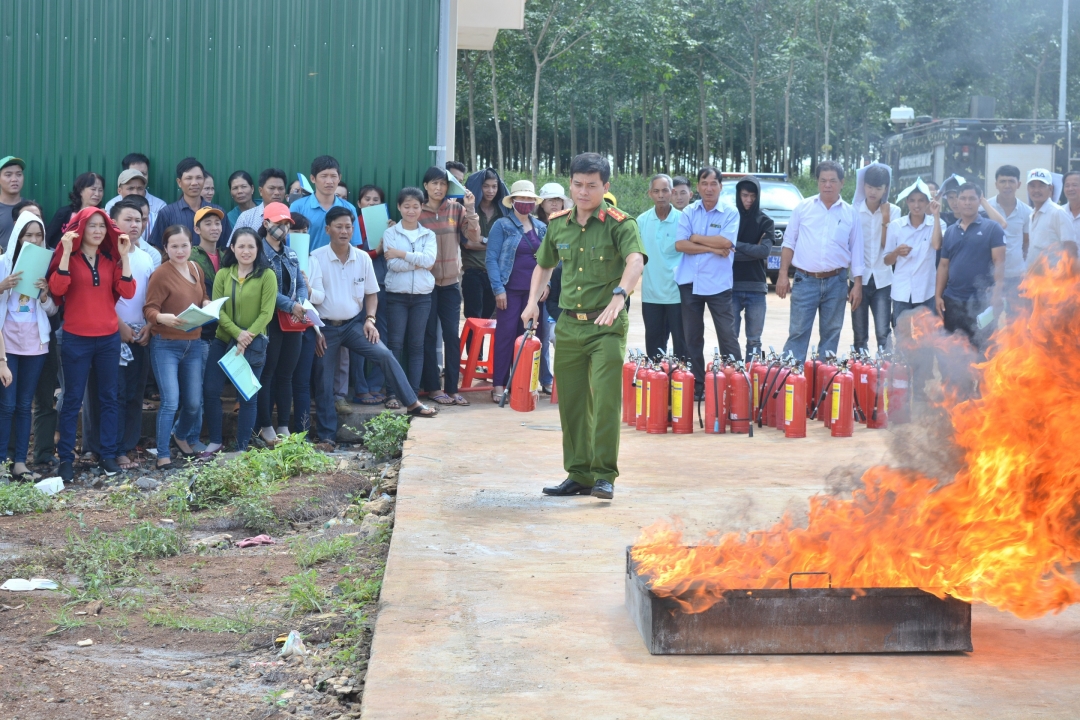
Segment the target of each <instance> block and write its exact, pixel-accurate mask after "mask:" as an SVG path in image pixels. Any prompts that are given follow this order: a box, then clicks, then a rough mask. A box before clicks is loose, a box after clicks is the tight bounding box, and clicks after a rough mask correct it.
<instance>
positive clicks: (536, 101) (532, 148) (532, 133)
mask: <svg viewBox="0 0 1080 720" xmlns="http://www.w3.org/2000/svg"><path fill="white" fill-rule="evenodd" d="M533 59H534V60H535V61H536V73H535V74H533V95H532V126H531V127H530V128H529V137H530V138H532V140H531V142H530V144H529V168H530V171H531V173H532V181H533V183H534V184H535V183H536V171H537V166H536V117H537V114H538V113H539V112H540V71H541V70H543V69H544V66H543V65H541V64H540V58H539V57H537V55H536V51H535V50H534V51H533Z"/></svg>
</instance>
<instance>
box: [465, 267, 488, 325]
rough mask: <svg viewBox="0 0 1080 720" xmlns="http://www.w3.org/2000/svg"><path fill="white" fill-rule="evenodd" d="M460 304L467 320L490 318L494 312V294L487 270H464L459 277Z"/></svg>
mask: <svg viewBox="0 0 1080 720" xmlns="http://www.w3.org/2000/svg"><path fill="white" fill-rule="evenodd" d="M461 302H462V304H463V305H464V310H465V317H467V318H484V319H487V318H490V317H491V316H492V314H494V312H495V293H494V291H493V290H492V289H491V280H490V279H489V278H488V274H487V270H481V269H480V268H465V272H464V273H463V274H462V276H461Z"/></svg>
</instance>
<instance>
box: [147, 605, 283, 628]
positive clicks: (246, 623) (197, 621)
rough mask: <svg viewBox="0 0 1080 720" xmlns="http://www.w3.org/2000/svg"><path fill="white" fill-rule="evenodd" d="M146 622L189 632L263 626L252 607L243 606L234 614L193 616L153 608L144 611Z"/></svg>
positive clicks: (155, 625) (154, 625)
mask: <svg viewBox="0 0 1080 720" xmlns="http://www.w3.org/2000/svg"><path fill="white" fill-rule="evenodd" d="M143 617H144V618H145V619H146V623H147V624H148V625H151V626H153V627H163V628H169V629H170V630H183V631H187V632H214V633H237V634H241V635H243V634H245V633H249V632H251V631H252V630H255V629H256V628H259V627H262V622H261V621H260V620H259V619H258V618H257V616H256V615H255V612H254V611H253V610H251V609H250V608H242V609H240V610H238V611H237V613H236V615H234V616H226V615H212V616H210V617H192V616H191V615H184V614H182V613H176V612H173V611H172V610H158V609H151V610H147V611H146V612H145V613H143Z"/></svg>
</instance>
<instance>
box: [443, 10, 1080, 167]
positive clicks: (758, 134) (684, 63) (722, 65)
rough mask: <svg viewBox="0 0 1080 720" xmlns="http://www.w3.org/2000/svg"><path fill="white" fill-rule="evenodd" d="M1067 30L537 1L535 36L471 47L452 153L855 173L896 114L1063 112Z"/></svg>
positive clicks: (897, 15)
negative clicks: (979, 99)
mask: <svg viewBox="0 0 1080 720" xmlns="http://www.w3.org/2000/svg"><path fill="white" fill-rule="evenodd" d="M1070 2H1072V3H1073V4H1074V5H1080V0H1070ZM1077 9H1078V10H1080V8H1077ZM1076 14H1077V13H1076V12H1071V13H1070V16H1071V17H1076ZM1070 27H1071V28H1072V27H1075V23H1073V24H1071V26H1070ZM1060 30H1061V3H1060V2H1059V0H1046V2H1038V3H1032V2H1030V0H1027V1H1022V0H965V1H964V2H957V3H948V2H945V3H943V2H937V1H936V0H617V1H616V0H528V2H527V3H526V5H525V28H524V29H523V30H503V31H500V33H499V36H498V39H497V41H496V43H495V47H494V49H493V50H492V51H490V52H484V51H460V56H459V59H458V74H459V82H458V108H457V123H456V130H457V133H458V136H457V141H456V143H455V145H456V148H457V149H456V157H457V159H458V160H460V161H461V162H464V163H465V164H466V165H467V166H468V167H469V169H470V170H472V169H474V168H478V167H486V166H493V167H496V168H501V169H503V170H513V171H518V172H531V173H532V174H533V175H536V174H556V175H557V174H561V173H564V172H565V170H566V168H567V166H568V163H569V159H570V158H571V157H573V156H574V155H575V154H577V153H579V152H584V151H596V152H600V153H604V154H607V155H609V156H611V157H612V158H614V160H615V165H614V171H615V172H617V173H628V174H650V173H653V172H659V171H661V170H666V171H670V172H673V173H688V172H692V171H693V169H694V168H696V167H699V166H700V165H702V164H706V163H709V164H714V165H716V166H717V167H720V168H721V169H722V170H725V171H729V170H730V171H749V172H787V173H788V174H792V173H799V172H802V171H806V170H809V169H811V168H812V167H813V165H814V164H815V163H817V162H818V161H820V160H823V159H826V158H828V159H833V160H839V161H840V162H842V163H844V164H845V165H846V166H848V167H852V166H857V165H861V164H862V163H863V161H867V160H873V159H877V157H878V148H879V147H880V144H881V143H882V141H883V140H884V138H886V137H887V136H888V135H890V134H892V133H893V132H894V129H893V128H892V126H891V125H890V123H889V110H890V108H891V107H894V106H898V105H908V106H910V107H912V108H913V109H914V110H915V114H916V115H918V116H930V117H932V118H938V117H967V116H968V113H969V101H970V98H971V97H972V96H975V95H985V96H991V97H994V98H995V100H996V115H997V117H1007V118H1053V117H1056V113H1057V87H1058V76H1059V70H1058V67H1059V58H1060V39H1061V36H1060ZM1074 35H1075V32H1074V31H1072V30H1070V38H1071V41H1070V42H1069V54H1070V56H1071V57H1070V60H1071V62H1070V64H1069V65H1070V72H1069V75H1068V77H1067V79H1068V89H1069V90H1070V93H1069V94H1070V95H1071V94H1072V92H1071V91H1073V90H1075V89H1076V86H1077V83H1078V82H1080V80H1078V78H1077V74H1076V72H1075V70H1072V69H1073V68H1075V67H1077V62H1078V61H1080V38H1075V39H1073V38H1072V36H1074ZM1069 110H1070V113H1069V115H1068V117H1070V118H1071V117H1072V116H1073V114H1074V113H1073V112H1071V111H1072V108H1069Z"/></svg>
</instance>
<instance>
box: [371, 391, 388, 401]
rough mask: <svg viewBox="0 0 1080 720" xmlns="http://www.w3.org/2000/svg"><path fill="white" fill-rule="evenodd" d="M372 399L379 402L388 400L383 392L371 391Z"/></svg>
mask: <svg viewBox="0 0 1080 720" xmlns="http://www.w3.org/2000/svg"><path fill="white" fill-rule="evenodd" d="M371 399H372V400H374V401H375V402H377V403H381V402H385V401H386V395H385V394H383V393H381V392H373V393H371Z"/></svg>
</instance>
